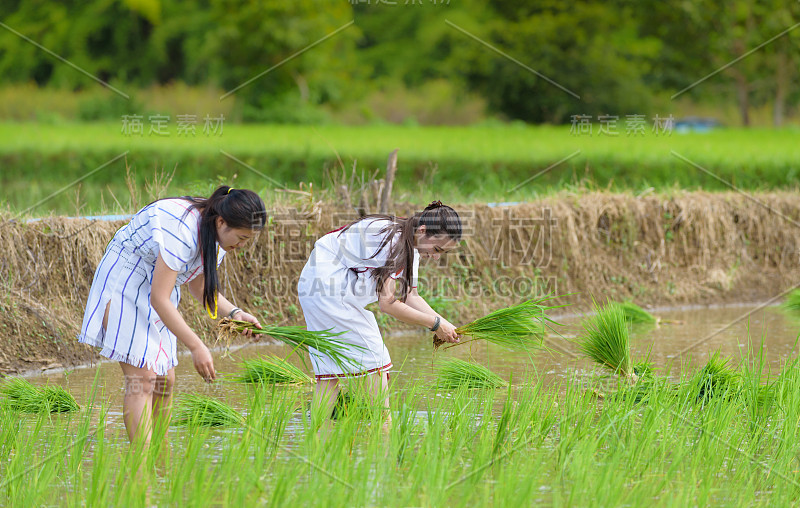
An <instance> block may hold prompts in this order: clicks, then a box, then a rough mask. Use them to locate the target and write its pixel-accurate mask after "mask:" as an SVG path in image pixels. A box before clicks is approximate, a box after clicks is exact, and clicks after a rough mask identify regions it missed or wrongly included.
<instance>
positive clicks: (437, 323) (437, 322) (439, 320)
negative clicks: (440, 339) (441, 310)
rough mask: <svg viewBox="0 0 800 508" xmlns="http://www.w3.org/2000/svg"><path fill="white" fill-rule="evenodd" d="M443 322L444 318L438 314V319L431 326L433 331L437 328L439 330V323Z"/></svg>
mask: <svg viewBox="0 0 800 508" xmlns="http://www.w3.org/2000/svg"><path fill="white" fill-rule="evenodd" d="M441 322H442V318H440V317H439V316H436V319H435V320H434V321H433V326H431V331H432V332H435V331H436V330H438V329H439V324H441Z"/></svg>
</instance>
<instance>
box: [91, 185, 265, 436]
mask: <svg viewBox="0 0 800 508" xmlns="http://www.w3.org/2000/svg"><path fill="white" fill-rule="evenodd" d="M265 219H266V214H265V208H264V202H263V201H262V200H261V198H260V197H259V196H258V195H257V194H256V193H255V192H252V191H249V190H244V189H233V188H231V187H228V186H225V185H223V186H220V187H219V188H217V189H216V190H215V191H214V193H213V194H212V195H211V197H209V198H208V199H204V198H196V197H189V196H184V197H180V198H167V199H160V200H158V201H155V202H153V203H150V204H149V205H147V206H145V207H144V208H142V209H141V210H139V211H138V212H137V213H136V215H134V216H133V218H132V219H131V221H130V222H129V223H128V224H126V225H125V226H123V227H122V228H120V229H119V230H118V231H117V232H116V233H115V234H114V237H113V238H112V239H111V241H110V242H109V243H108V245H107V246H106V250H105V253H104V254H103V258H102V259H101V260H100V264H99V265H98V266H97V270H96V271H95V274H94V280H93V281H92V286H91V289H90V290H89V299H88V302H87V305H86V310H85V312H84V316H83V324H82V326H81V332H80V334H79V335H78V340H79V341H80V342H83V343H86V344H91V345H93V346H96V347H100V348H102V350H101V351H100V354H101V355H102V356H105V357H106V358H109V359H111V360H114V361H117V362H119V365H120V367H121V368H122V373H123V376H124V378H125V395H124V400H123V419H124V421H125V428H126V430H127V432H128V438H129V439H130V440H131V441H133V440H134V439H144V442H145V443H149V442H150V438H151V435H152V428H153V423H154V421H155V420H157V419H163V420H162V421H160V422H159V424H163V425H166V424H167V423H168V421H169V416H170V415H169V409H170V399H171V396H172V388H173V385H174V383H175V371H174V367H175V366H176V365H177V364H178V359H177V343H176V340H180V341H181V342H182V343H183V344H184V345H185V346H186V347H187V348H188V349H189V351H191V353H192V360H193V362H194V367H195V369H196V370H197V372H198V374H200V376H202V377H203V379H204V380H206V381H208V382H211V381H213V380H214V378H215V377H216V373H215V371H214V361H213V359H212V357H211V353H210V352H209V350H208V348H207V347H206V345H205V344H203V341H202V340H201V339H200V337H198V336H197V334H196V333H195V332H194V331H193V330H192V329H191V328H190V327H189V326H188V325H187V324H186V321H185V320H184V319H183V316H181V314H180V312H178V309H177V307H178V302H179V301H180V298H181V286H182V285H184V284H186V286H187V287H188V289H189V292H190V293H191V294H192V296H194V297H195V298H196V299H197V300H198V301H199V302H201V304H203V305H204V307H205V308H206V310H207V311H208V313H209V315H210V316H211V317H212V319H216V318H217V317H218V316H219V317H225V316H228V317H235V318H236V319H239V320H242V321H249V322H251V323H255V324H256V325H258V326H260V325H259V323H258V320H257V319H256V318H255V317H254V316H252V315H250V314H248V313H246V312H244V311H242V310H241V309H239V308H237V307H234V305H233V304H232V303H231V302H229V301H228V300H227V299H226V298H225V297H224V296H222V295H221V294H219V279H218V277H217V266H218V265H219V263H221V262H222V259H223V257H224V255H225V253H226V252H231V251H233V250H234V249H236V248H239V247H241V246H243V245H244V244H245V243H246V242H247V241H248V240H249V239H250V238H252V237H253V236H254V234H255V232H256V231H257V230H258V229H260V228H262V227H263V225H264V221H265ZM161 428H166V427H161Z"/></svg>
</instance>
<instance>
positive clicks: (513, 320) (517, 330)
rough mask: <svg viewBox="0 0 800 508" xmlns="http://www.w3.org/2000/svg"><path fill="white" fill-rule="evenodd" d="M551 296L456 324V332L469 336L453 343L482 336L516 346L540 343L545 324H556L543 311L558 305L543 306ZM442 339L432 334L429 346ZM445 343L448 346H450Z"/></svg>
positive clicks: (522, 346) (497, 342)
mask: <svg viewBox="0 0 800 508" xmlns="http://www.w3.org/2000/svg"><path fill="white" fill-rule="evenodd" d="M551 299H552V297H544V298H540V299H538V300H535V299H532V300H528V301H526V302H522V303H520V304H518V305H514V306H512V307H506V308H504V309H499V310H496V311H494V312H492V313H491V314H487V315H486V316H483V317H482V318H478V319H476V320H475V321H473V322H471V323H469V324H467V325H464V326H460V327H458V328H456V332H458V334H459V335H461V336H464V337H470V340H466V341H462V342H460V343H459V344H453V345H452V346H457V345H460V344H465V343H467V342H471V341H472V340H485V341H487V342H492V343H494V344H497V345H498V346H502V347H505V348H508V349H516V350H523V351H527V350H531V349H535V348H540V347H542V340H543V339H544V336H545V332H546V329H545V328H546V324H548V323H550V324H556V325H557V324H558V323H556V322H555V321H554V320H552V319H550V318H549V317H548V316H547V314H546V312H547V311H548V310H551V309H555V308H558V307H561V306H547V305H544V303H545V302H546V301H547V300H551ZM443 344H444V341H442V340H439V338H438V337H436V336H435V335H434V337H433V346H434V348H438V347H439V346H441V345H443ZM452 346H449V347H452Z"/></svg>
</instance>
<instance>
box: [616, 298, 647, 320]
mask: <svg viewBox="0 0 800 508" xmlns="http://www.w3.org/2000/svg"><path fill="white" fill-rule="evenodd" d="M616 305H619V306H620V308H621V309H622V312H623V313H624V314H625V321H627V322H628V323H631V324H634V325H636V324H655V323H656V322H657V319H656V317H655V316H654V315H652V314H650V313H649V312H647V311H646V310H644V309H643V308H641V307H639V306H638V305H636V304H635V303H633V302H622V303H617V304H616Z"/></svg>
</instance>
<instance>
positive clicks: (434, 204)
mask: <svg viewBox="0 0 800 508" xmlns="http://www.w3.org/2000/svg"><path fill="white" fill-rule="evenodd" d="M443 206H444V205H443V204H442V202H441V201H439V200H438V199H437V200H436V201H431V204H429V205H428V206H426V207H425V209H426V210H433V209H434V208H441V207H443Z"/></svg>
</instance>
